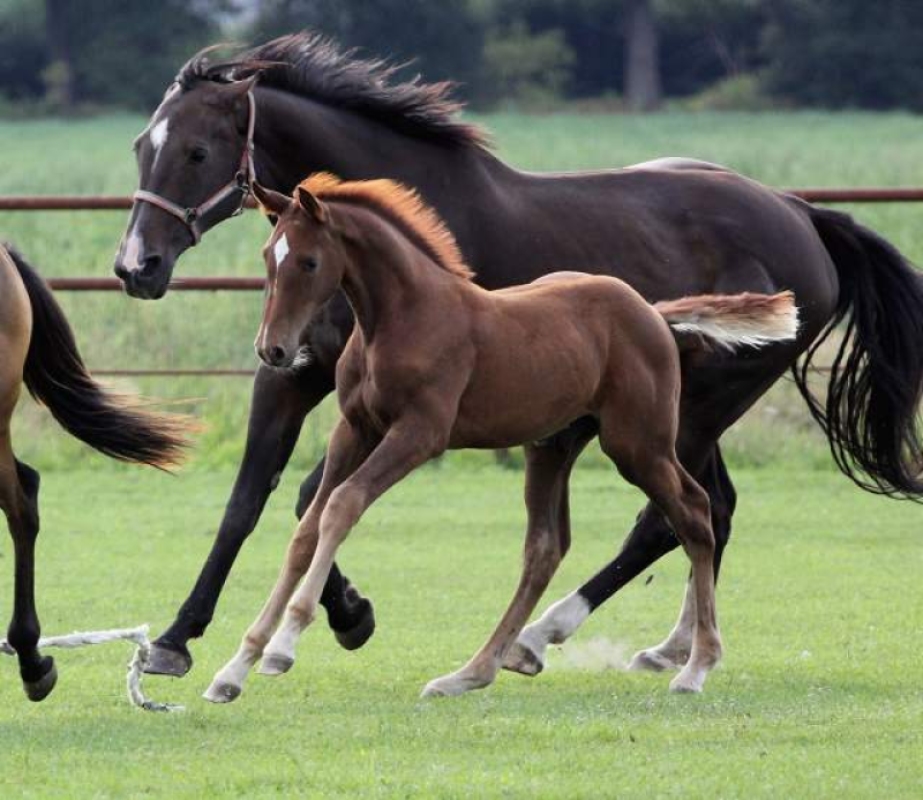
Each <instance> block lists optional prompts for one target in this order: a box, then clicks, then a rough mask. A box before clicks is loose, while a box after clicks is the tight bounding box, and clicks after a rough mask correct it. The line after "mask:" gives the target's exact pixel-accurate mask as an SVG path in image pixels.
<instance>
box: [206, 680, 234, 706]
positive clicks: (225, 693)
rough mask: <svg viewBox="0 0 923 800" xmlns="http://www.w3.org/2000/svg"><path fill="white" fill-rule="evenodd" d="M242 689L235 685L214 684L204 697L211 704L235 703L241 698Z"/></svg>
mask: <svg viewBox="0 0 923 800" xmlns="http://www.w3.org/2000/svg"><path fill="white" fill-rule="evenodd" d="M240 693H241V688H240V687H239V686H235V685H234V684H233V683H213V684H212V685H211V686H209V687H208V689H206V690H205V694H203V695H202V697H204V698H205V699H206V700H208V702H209V703H233V702H234V701H235V700H236V699H237V698H238V697H240Z"/></svg>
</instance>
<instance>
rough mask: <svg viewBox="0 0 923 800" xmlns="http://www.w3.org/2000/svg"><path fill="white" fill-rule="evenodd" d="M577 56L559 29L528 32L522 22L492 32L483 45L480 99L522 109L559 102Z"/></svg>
mask: <svg viewBox="0 0 923 800" xmlns="http://www.w3.org/2000/svg"><path fill="white" fill-rule="evenodd" d="M575 60H576V57H575V55H574V51H573V50H572V49H571V47H570V46H569V45H568V44H567V42H566V41H565V40H564V34H563V32H562V31H559V30H547V31H544V32H542V33H536V34H533V33H529V31H528V30H527V28H526V26H525V24H524V23H523V22H521V21H519V22H515V23H513V24H512V25H511V26H510V28H509V29H504V30H498V31H493V32H491V34H490V35H489V36H488V38H487V42H486V43H485V45H484V71H485V73H486V77H485V81H484V84H485V88H484V90H483V94H482V96H481V98H480V99H482V100H487V101H493V102H498V101H500V100H504V101H508V102H511V103H514V104H519V105H522V106H525V107H530V106H542V105H548V104H550V103H553V102H554V101H560V100H561V98H562V95H563V93H564V90H565V88H566V87H567V82H568V80H569V79H570V72H571V68H572V66H573V64H574V61H575Z"/></svg>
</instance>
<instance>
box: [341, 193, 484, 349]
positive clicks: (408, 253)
mask: <svg viewBox="0 0 923 800" xmlns="http://www.w3.org/2000/svg"><path fill="white" fill-rule="evenodd" d="M328 207H329V206H328ZM332 211H333V214H334V215H335V216H334V222H335V225H336V227H337V228H338V229H339V230H341V231H342V232H343V234H344V239H345V241H346V242H347V248H348V250H349V256H350V257H349V259H348V260H347V264H346V267H345V269H344V273H343V280H342V289H343V293H344V294H345V295H346V298H347V300H348V301H349V304H350V306H351V307H352V310H353V314H354V315H355V317H356V322H357V323H358V325H359V328H360V330H361V331H362V335H363V337H364V338H365V340H366V342H367V343H370V342H371V341H373V340H374V338H375V336H376V334H377V333H378V332H379V331H380V330H381V328H382V326H383V325H385V324H387V323H388V321H399V322H402V321H404V320H406V319H408V318H409V317H410V316H412V315H414V314H416V313H419V310H420V309H421V308H422V307H424V305H425V304H430V305H431V304H432V303H433V302H434V301H435V300H436V299H437V298H438V296H439V294H440V293H442V292H446V291H453V290H454V291H479V290H478V289H477V288H476V287H475V285H474V284H473V283H471V282H470V281H468V280H466V279H465V278H462V277H460V276H458V275H455V274H454V273H451V272H449V271H448V270H446V269H443V268H442V267H441V266H440V265H438V264H436V263H434V262H433V261H432V259H431V258H430V257H429V256H428V255H427V254H425V253H424V252H423V251H422V250H420V249H419V247H418V246H417V245H416V244H414V243H413V242H411V241H410V240H409V239H408V238H407V237H406V236H405V235H404V234H403V233H402V232H401V231H399V230H398V229H397V228H396V227H395V226H393V225H392V224H391V223H390V222H388V221H386V220H385V219H383V218H382V217H380V216H379V215H378V214H376V213H374V212H373V211H370V210H368V209H365V208H362V207H359V206H352V205H349V204H346V203H343V204H333V206H332Z"/></svg>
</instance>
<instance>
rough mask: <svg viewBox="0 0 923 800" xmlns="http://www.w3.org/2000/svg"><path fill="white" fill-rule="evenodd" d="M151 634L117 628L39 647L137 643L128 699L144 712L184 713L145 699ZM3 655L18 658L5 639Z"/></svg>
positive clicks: (51, 639) (46, 642)
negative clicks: (144, 685)
mask: <svg viewBox="0 0 923 800" xmlns="http://www.w3.org/2000/svg"><path fill="white" fill-rule="evenodd" d="M148 630H149V627H148V626H147V625H139V626H138V627H137V628H116V629H114V630H109V631H83V632H81V631H75V632H74V633H70V634H67V635H66V636H48V637H46V638H43V639H40V640H39V643H38V646H39V647H40V648H41V647H65V648H73V647H87V646H89V645H94V644H106V643H107V642H118V641H125V642H134V643H135V644H136V645H137V647H136V648H135V653H134V655H133V656H132V659H131V662H130V663H129V664H128V676H127V678H126V685H127V688H128V699H129V700H130V701H131V704H132V705H133V706H137V707H138V708H141V709H143V710H144V711H182V710H183V706H178V705H173V704H172V703H158V702H156V701H154V700H148V699H147V697H145V696H144V691H143V689H142V688H141V676H142V675H143V674H144V667H145V665H146V664H147V662H148V659H149V658H150V654H151V642H150V640H149V639H148V638H147V634H148ZM0 653H5V654H6V655H8V656H13V655H16V651H15V650H14V649H13V648H12V647H11V646H10V644H9V643H8V642H7V641H6V639H0Z"/></svg>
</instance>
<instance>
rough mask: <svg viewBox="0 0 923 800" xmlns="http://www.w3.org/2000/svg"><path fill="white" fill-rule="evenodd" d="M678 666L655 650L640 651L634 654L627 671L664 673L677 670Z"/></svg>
mask: <svg viewBox="0 0 923 800" xmlns="http://www.w3.org/2000/svg"><path fill="white" fill-rule="evenodd" d="M680 666H681V665H679V664H677V663H676V662H675V661H673V659H671V658H667V657H666V656H665V655H663V654H662V653H658V652H657V651H656V650H641V651H640V652H638V653H635V654H634V656H633V657H632V659H631V662H630V663H629V664H628V669H629V670H631V671H632V672H665V671H667V670H674V669H679V668H680Z"/></svg>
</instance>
